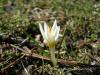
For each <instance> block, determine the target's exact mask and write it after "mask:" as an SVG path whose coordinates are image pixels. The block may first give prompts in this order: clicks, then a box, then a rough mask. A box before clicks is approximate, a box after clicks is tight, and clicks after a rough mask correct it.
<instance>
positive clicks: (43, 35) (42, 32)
mask: <svg viewBox="0 0 100 75" xmlns="http://www.w3.org/2000/svg"><path fill="white" fill-rule="evenodd" d="M39 29H40V32H41V34H42V37H43V39H45V33H44V31H43V28H42V25H41V24H40V23H39Z"/></svg>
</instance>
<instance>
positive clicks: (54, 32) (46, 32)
mask: <svg viewBox="0 0 100 75" xmlns="http://www.w3.org/2000/svg"><path fill="white" fill-rule="evenodd" d="M39 28H40V32H41V34H42V36H43V39H44V42H45V43H46V44H47V46H48V47H49V48H53V47H55V44H56V42H57V40H58V37H59V35H60V34H59V31H60V26H57V21H56V20H55V21H54V24H53V26H52V27H49V26H48V25H47V24H46V22H44V27H42V25H41V24H40V23H39Z"/></svg>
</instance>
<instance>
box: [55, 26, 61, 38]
mask: <svg viewBox="0 0 100 75" xmlns="http://www.w3.org/2000/svg"><path fill="white" fill-rule="evenodd" d="M59 32H60V26H58V27H57V33H56V35H55V40H57V39H58V37H59Z"/></svg>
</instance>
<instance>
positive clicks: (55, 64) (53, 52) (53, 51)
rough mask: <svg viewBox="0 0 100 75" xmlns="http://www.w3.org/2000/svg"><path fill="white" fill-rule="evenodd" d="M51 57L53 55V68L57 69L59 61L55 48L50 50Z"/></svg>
mask: <svg viewBox="0 0 100 75" xmlns="http://www.w3.org/2000/svg"><path fill="white" fill-rule="evenodd" d="M50 55H51V61H52V63H53V66H54V67H56V66H57V60H56V57H55V48H50Z"/></svg>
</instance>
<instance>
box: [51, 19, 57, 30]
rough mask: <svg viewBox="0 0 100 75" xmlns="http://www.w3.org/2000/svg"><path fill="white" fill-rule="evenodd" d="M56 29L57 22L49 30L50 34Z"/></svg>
mask: <svg viewBox="0 0 100 75" xmlns="http://www.w3.org/2000/svg"><path fill="white" fill-rule="evenodd" d="M56 27H57V20H55V21H54V23H53V26H52V28H51V32H53V31H54V30H55V29H56Z"/></svg>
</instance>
